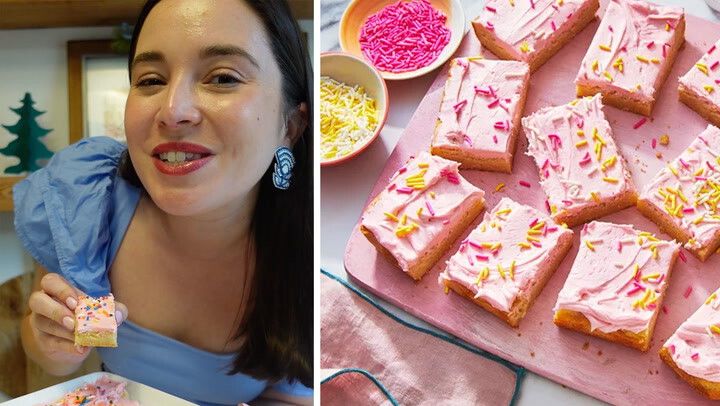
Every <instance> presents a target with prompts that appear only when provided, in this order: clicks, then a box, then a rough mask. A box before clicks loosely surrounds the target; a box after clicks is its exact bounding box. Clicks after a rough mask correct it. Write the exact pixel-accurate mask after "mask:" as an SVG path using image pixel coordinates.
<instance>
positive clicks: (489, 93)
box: [473, 85, 492, 96]
mask: <svg viewBox="0 0 720 406" xmlns="http://www.w3.org/2000/svg"><path fill="white" fill-rule="evenodd" d="M473 89H475V93H480V94H481V95H483V96H492V91H491V90H489V89H488V90H485V89H483V88H480V87H478V86H477V85H475V86H473Z"/></svg>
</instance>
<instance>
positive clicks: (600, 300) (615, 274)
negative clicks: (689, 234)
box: [554, 221, 680, 333]
mask: <svg viewBox="0 0 720 406" xmlns="http://www.w3.org/2000/svg"><path fill="white" fill-rule="evenodd" d="M679 249H680V245H679V244H677V243H676V242H675V241H662V240H658V239H657V238H655V236H653V235H652V234H650V233H643V232H638V231H636V230H635V229H634V228H633V227H632V226H630V225H622V224H612V223H603V222H599V221H593V222H591V223H588V224H586V225H585V226H584V227H583V229H582V232H581V233H580V249H579V250H578V254H577V256H576V257H575V262H574V263H573V266H572V269H571V270H570V275H568V278H567V280H566V281H565V286H563V288H562V290H561V291H560V294H559V295H558V300H557V303H556V304H555V309H554V310H555V311H558V310H561V309H562V310H572V311H575V312H580V313H582V314H583V315H584V316H585V317H586V318H587V319H588V320H589V321H590V326H591V328H592V330H596V329H598V330H600V331H602V332H604V333H611V332H614V331H617V330H627V331H631V332H633V333H639V332H641V331H643V330H646V329H647V328H648V327H649V325H650V320H651V319H652V317H653V315H654V314H655V313H656V312H657V311H658V310H659V306H660V302H661V298H662V296H663V294H664V292H665V289H666V287H667V274H668V272H670V266H671V263H672V261H673V256H674V255H675V254H676V252H677V251H678V250H679ZM636 265H637V267H636ZM636 269H637V271H636ZM644 298H645V300H643V299H644Z"/></svg>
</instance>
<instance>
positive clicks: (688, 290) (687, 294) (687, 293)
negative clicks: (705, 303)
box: [683, 286, 692, 299]
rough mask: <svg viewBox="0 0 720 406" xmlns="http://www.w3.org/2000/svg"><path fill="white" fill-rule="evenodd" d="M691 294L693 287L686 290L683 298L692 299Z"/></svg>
mask: <svg viewBox="0 0 720 406" xmlns="http://www.w3.org/2000/svg"><path fill="white" fill-rule="evenodd" d="M690 293H692V286H688V288H687V289H686V290H685V293H684V294H683V297H685V299H687V298H688V297H690Z"/></svg>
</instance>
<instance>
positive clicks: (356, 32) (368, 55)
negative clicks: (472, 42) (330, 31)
mask: <svg viewBox="0 0 720 406" xmlns="http://www.w3.org/2000/svg"><path fill="white" fill-rule="evenodd" d="M465 25H466V24H465V13H464V12H463V9H462V5H461V4H460V2H459V0H399V1H398V0H393V1H385V0H381V1H368V0H353V1H352V2H351V3H350V5H349V6H348V7H347V9H345V13H344V14H343V17H342V19H341V20H340V32H339V37H340V38H339V39H340V47H341V48H342V49H343V51H345V52H348V53H351V54H354V55H355V56H358V57H361V58H363V59H364V60H366V61H367V62H368V63H370V64H372V65H373V66H374V67H375V68H376V69H377V70H378V71H380V74H381V75H382V76H383V78H385V79H387V80H400V79H410V78H414V77H418V76H422V75H424V74H426V73H428V72H431V71H433V70H435V69H436V68H438V67H439V66H441V65H442V64H443V63H445V62H446V61H447V60H448V59H449V58H450V57H451V56H452V55H453V54H454V53H455V51H456V50H457V48H458V46H460V42H461V41H462V38H463V36H464V34H465Z"/></svg>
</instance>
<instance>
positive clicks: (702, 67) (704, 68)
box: [695, 63, 710, 76]
mask: <svg viewBox="0 0 720 406" xmlns="http://www.w3.org/2000/svg"><path fill="white" fill-rule="evenodd" d="M695 66H696V67H697V68H698V70H700V72H702V73H704V74H705V76H710V75H709V74H708V67H707V65H705V64H704V63H696V64H695Z"/></svg>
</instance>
